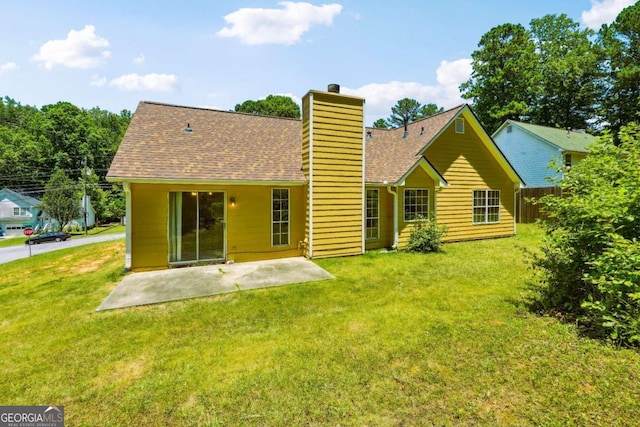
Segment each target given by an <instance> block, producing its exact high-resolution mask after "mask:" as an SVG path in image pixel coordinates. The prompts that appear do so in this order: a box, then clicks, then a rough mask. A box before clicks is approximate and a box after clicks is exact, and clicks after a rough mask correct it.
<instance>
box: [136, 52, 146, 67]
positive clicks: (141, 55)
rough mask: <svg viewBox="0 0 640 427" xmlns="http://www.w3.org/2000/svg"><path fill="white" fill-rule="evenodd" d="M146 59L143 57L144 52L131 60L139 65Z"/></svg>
mask: <svg viewBox="0 0 640 427" xmlns="http://www.w3.org/2000/svg"><path fill="white" fill-rule="evenodd" d="M146 60H147V58H145V57H144V53H141V54H140V56H138V57H137V58H135V59H134V60H133V62H134V63H135V64H138V65H141V64H144V61H146Z"/></svg>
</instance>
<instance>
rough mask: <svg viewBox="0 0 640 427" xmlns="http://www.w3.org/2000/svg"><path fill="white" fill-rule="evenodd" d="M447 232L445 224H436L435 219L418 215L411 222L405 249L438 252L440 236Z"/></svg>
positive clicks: (440, 244)
mask: <svg viewBox="0 0 640 427" xmlns="http://www.w3.org/2000/svg"><path fill="white" fill-rule="evenodd" d="M446 234H447V229H446V227H445V226H438V224H437V223H436V220H435V219H427V218H424V217H422V216H421V217H419V218H418V220H417V221H416V222H415V223H414V224H413V228H412V229H411V234H410V236H409V241H408V242H407V248H406V250H407V251H408V252H420V253H427V252H438V251H439V250H440V247H441V246H442V238H443V237H444V236H445V235H446Z"/></svg>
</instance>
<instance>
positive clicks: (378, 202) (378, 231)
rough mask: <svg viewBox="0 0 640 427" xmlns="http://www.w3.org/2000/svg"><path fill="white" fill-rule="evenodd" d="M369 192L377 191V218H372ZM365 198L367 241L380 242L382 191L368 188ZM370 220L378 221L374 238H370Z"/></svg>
mask: <svg viewBox="0 0 640 427" xmlns="http://www.w3.org/2000/svg"><path fill="white" fill-rule="evenodd" d="M369 191H375V193H376V216H375V217H370V216H369V215H368V214H369V203H368V202H369ZM365 197H366V200H365V201H366V202H367V204H366V206H365V209H366V215H365V221H366V222H365V224H366V227H365V233H366V240H378V239H380V190H378V189H377V188H367V190H366V192H365ZM369 219H376V220H377V222H376V224H377V226H376V235H375V236H374V237H369V226H368V224H369Z"/></svg>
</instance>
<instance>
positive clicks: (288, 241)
mask: <svg viewBox="0 0 640 427" xmlns="http://www.w3.org/2000/svg"><path fill="white" fill-rule="evenodd" d="M276 190H286V192H287V220H286V221H278V222H277V223H278V224H285V223H286V224H287V243H284V244H283V243H278V244H276V243H275V242H274V241H273V237H274V236H273V225H274V224H276V222H275V221H274V220H273V200H274V199H273V194H274V192H275V191H276ZM269 233H270V234H271V247H273V248H281V247H285V246H289V244H290V242H291V191H290V190H289V189H288V188H280V187H278V188H272V189H271V228H270V230H269Z"/></svg>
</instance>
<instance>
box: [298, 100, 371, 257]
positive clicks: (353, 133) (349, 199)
mask: <svg viewBox="0 0 640 427" xmlns="http://www.w3.org/2000/svg"><path fill="white" fill-rule="evenodd" d="M302 133H303V135H302V153H303V161H302V166H303V171H304V173H305V176H306V177H307V178H308V179H309V181H310V183H311V185H310V187H311V188H310V191H309V202H310V203H309V209H308V210H307V213H306V221H305V237H306V241H307V242H308V246H307V248H306V251H305V255H307V256H312V257H313V258H323V257H330V256H341V255H356V254H361V253H362V236H363V234H362V233H363V217H362V209H363V206H362V199H363V194H362V189H363V161H364V154H363V133H364V120H363V100H362V99H359V98H353V97H345V96H342V95H339V94H333V93H324V92H310V93H309V94H307V95H306V96H305V97H304V99H303V124H302Z"/></svg>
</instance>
